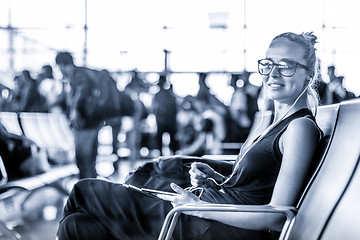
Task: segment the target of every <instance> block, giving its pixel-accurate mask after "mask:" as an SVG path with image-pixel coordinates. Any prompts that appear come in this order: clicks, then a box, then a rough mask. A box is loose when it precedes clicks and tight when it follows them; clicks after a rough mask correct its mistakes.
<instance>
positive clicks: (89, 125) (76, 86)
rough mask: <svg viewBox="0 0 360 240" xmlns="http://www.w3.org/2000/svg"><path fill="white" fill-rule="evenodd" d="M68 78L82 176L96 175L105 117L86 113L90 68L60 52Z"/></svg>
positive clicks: (58, 61)
mask: <svg viewBox="0 0 360 240" xmlns="http://www.w3.org/2000/svg"><path fill="white" fill-rule="evenodd" d="M55 61H56V64H57V66H58V67H59V69H60V71H61V73H62V74H63V77H64V79H66V80H67V81H68V83H69V85H70V92H69V93H68V96H67V107H68V109H69V116H68V117H69V122H70V125H71V129H72V130H73V133H74V140H75V158H76V164H77V167H78V168H79V178H80V179H83V178H96V177H97V173H96V169H95V163H96V157H97V151H98V132H99V130H100V128H101V126H103V123H104V122H103V120H101V119H97V118H94V117H89V116H88V115H87V113H86V111H87V109H88V108H89V107H90V106H89V104H88V100H89V97H91V95H92V91H93V90H95V89H94V88H95V86H94V83H93V82H92V80H91V79H90V76H89V75H88V74H86V72H85V71H86V68H83V67H78V66H76V65H75V64H74V60H73V57H72V55H71V54H70V53H69V52H58V53H57V55H56V58H55Z"/></svg>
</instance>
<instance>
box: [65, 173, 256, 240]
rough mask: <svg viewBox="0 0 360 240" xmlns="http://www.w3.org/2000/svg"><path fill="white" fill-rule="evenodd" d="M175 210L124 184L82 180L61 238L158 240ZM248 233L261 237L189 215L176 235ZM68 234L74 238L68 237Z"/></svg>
mask: <svg viewBox="0 0 360 240" xmlns="http://www.w3.org/2000/svg"><path fill="white" fill-rule="evenodd" d="M171 208H172V206H171V204H170V203H169V202H166V201H163V200H161V199H158V198H156V197H150V196H147V195H145V194H142V193H139V192H137V191H135V190H132V189H128V188H126V187H124V186H122V185H120V184H116V183H111V182H108V181H102V180H97V179H84V180H80V181H79V182H78V183H77V184H75V186H74V188H73V190H72V192H71V194H70V196H69V199H68V201H67V204H66V206H65V209H64V216H65V217H64V218H63V220H62V221H61V222H60V227H59V231H58V234H59V239H92V238H91V237H93V239H157V237H158V235H159V233H160V229H161V227H162V224H163V222H164V218H165V216H166V214H167V213H168V211H169V210H170V209H171ZM224 230H225V231H224ZM93 232H94V233H93ZM248 234H250V235H252V237H255V235H257V234H256V233H252V232H249V231H247V230H241V229H238V228H232V227H230V226H227V225H224V224H221V223H218V222H213V221H208V220H205V219H199V218H196V217H191V216H185V215H182V217H181V218H180V221H179V223H178V224H177V227H176V229H175V232H174V235H175V238H176V239H189V238H191V239H205V238H206V239H208V238H209V237H210V236H212V237H211V238H210V239H212V238H213V237H214V239H215V238H217V239H219V238H220V239H232V238H234V236H244V237H241V238H240V239H247V238H246V237H245V236H247V235H248ZM254 234H255V235H254ZM67 235H69V236H71V237H70V238H67V237H66V236H67ZM88 235H90V236H89V237H88ZM227 235H228V236H227ZM255 238H256V237H255ZM250 239H251V238H250Z"/></svg>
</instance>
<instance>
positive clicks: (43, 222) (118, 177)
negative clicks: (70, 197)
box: [0, 160, 142, 240]
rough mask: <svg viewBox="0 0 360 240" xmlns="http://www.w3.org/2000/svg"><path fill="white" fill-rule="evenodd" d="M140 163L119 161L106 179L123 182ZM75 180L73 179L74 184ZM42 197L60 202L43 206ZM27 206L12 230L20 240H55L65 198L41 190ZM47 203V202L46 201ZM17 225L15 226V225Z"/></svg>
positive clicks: (0, 238)
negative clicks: (18, 235)
mask: <svg viewBox="0 0 360 240" xmlns="http://www.w3.org/2000/svg"><path fill="white" fill-rule="evenodd" d="M141 163H142V162H141V161H140V162H136V163H134V162H131V161H129V160H121V161H120V162H119V165H118V170H117V171H116V172H114V174H112V175H111V176H109V177H108V179H109V180H111V181H116V182H120V183H121V182H123V181H124V180H125V177H126V175H127V173H128V172H129V171H130V170H131V169H133V168H135V167H136V166H138V165H139V164H141ZM76 181H77V179H73V183H75V182H76ZM44 196H46V198H47V199H51V198H53V199H54V198H55V199H56V198H57V199H59V198H60V201H52V202H53V203H55V204H52V206H50V207H49V206H46V207H44V205H45V204H46V203H44ZM28 201H29V205H31V207H30V208H31V211H29V212H28V213H25V214H24V213H22V216H24V215H25V217H23V218H22V219H21V220H20V224H19V226H16V227H14V228H13V229H14V230H15V231H16V232H18V233H19V234H20V235H21V238H20V239H22V240H53V239H55V233H56V230H57V227H58V224H59V221H60V218H61V212H62V208H63V205H64V203H65V201H66V197H65V196H63V195H61V196H60V195H59V194H58V193H56V192H54V191H49V189H48V190H45V189H44V190H43V192H41V191H40V192H39V193H35V194H33V196H32V199H29V200H28ZM48 201H49V200H48ZM16 225H17V224H16ZM7 239H8V238H6V236H5V235H1V229H0V240H7Z"/></svg>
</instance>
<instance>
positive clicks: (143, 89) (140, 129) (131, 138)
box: [124, 70, 149, 161]
mask: <svg viewBox="0 0 360 240" xmlns="http://www.w3.org/2000/svg"><path fill="white" fill-rule="evenodd" d="M148 91H149V85H148V84H147V83H146V82H145V81H144V80H143V79H142V78H141V77H140V76H139V73H138V71H137V70H134V71H132V72H131V81H130V82H129V83H128V84H127V85H126V87H125V89H124V92H126V93H127V94H128V95H129V96H131V98H132V100H133V101H134V104H135V113H134V115H133V116H132V120H133V123H134V126H133V128H132V130H131V131H130V132H128V133H127V139H128V140H127V143H128V144H129V146H130V150H131V159H132V160H134V161H135V160H136V159H138V158H139V157H140V148H141V147H143V146H148V145H149V143H148V136H147V134H146V133H145V132H144V128H145V120H146V118H147V117H148V116H149V110H148V109H147V108H146V106H145V104H144V102H143V100H142V99H141V96H142V95H143V94H147V93H148Z"/></svg>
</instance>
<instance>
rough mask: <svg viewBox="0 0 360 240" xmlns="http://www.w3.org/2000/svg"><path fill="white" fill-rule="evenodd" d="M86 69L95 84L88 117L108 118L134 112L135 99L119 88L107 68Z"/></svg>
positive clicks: (130, 114) (90, 97) (88, 108)
mask: <svg viewBox="0 0 360 240" xmlns="http://www.w3.org/2000/svg"><path fill="white" fill-rule="evenodd" d="M84 70H85V73H86V74H87V76H88V77H89V78H90V79H91V81H92V83H93V86H94V88H93V90H92V92H91V96H89V97H88V101H87V102H88V105H87V107H86V110H85V114H86V116H87V117H88V118H92V119H98V120H106V119H110V118H114V117H119V116H132V115H133V114H134V111H135V106H134V102H133V100H132V99H131V98H130V96H129V95H127V94H126V93H124V92H120V91H119V90H118V88H117V86H116V82H115V80H114V79H113V78H112V77H111V75H110V73H109V72H108V71H107V70H101V71H97V70H93V69H88V68H84Z"/></svg>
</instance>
